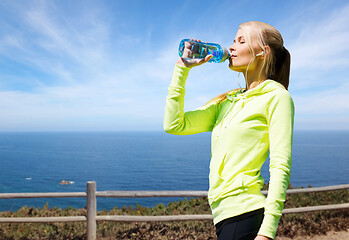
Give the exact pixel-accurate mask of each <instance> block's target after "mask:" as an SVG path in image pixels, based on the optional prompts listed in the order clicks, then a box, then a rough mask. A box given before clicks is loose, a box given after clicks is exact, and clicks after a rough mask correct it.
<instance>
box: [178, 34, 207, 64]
mask: <svg viewBox="0 0 349 240" xmlns="http://www.w3.org/2000/svg"><path fill="white" fill-rule="evenodd" d="M194 41H197V42H201V41H200V40H196V39H194ZM193 44H194V43H193V42H185V43H184V49H183V55H182V57H180V58H179V59H178V61H177V64H178V65H180V66H186V67H190V68H192V67H196V66H199V65H201V64H204V63H206V62H208V61H209V60H210V59H211V58H212V57H213V55H212V54H210V55H207V56H206V57H205V58H201V59H197V58H193V54H195V50H193V49H192V48H193V47H194V48H195V45H194V46H193ZM192 50H193V51H194V53H193V52H192Z"/></svg>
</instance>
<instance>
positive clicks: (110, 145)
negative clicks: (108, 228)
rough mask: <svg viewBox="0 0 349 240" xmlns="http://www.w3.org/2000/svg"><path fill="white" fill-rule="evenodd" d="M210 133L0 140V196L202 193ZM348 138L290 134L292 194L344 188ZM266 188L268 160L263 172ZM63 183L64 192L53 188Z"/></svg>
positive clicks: (347, 134)
mask: <svg viewBox="0 0 349 240" xmlns="http://www.w3.org/2000/svg"><path fill="white" fill-rule="evenodd" d="M210 155H211V153H210V133H201V134H196V135H189V136H175V135H169V134H167V133H164V132H86V133H0V164H1V165H0V166H1V174H0V193H15V192H85V191H86V182H87V181H96V182H97V191H105V190H114V191H118V190H130V191H136V190H156V191H158V190H208V174H209V161H210ZM348 172H349V131H296V132H295V133H294V145H293V165H292V174H291V184H292V185H293V186H294V187H301V186H303V187H308V186H309V185H311V186H313V187H318V186H328V185H337V184H347V183H349V177H348ZM262 176H263V177H264V179H265V182H268V180H269V172H268V160H267V161H266V163H265V164H264V166H263V168H262ZM62 180H69V181H73V182H74V183H73V184H70V185H60V184H58V183H59V182H60V181H62ZM179 199H183V198H98V199H97V208H98V210H102V209H112V208H113V207H119V208H120V207H122V206H124V205H126V206H135V205H136V204H137V203H138V204H141V205H143V206H149V207H153V206H155V205H156V204H158V203H164V204H165V205H166V204H167V203H168V202H169V201H175V200H179ZM46 202H48V204H49V207H54V206H57V207H61V208H66V207H69V206H72V207H74V208H83V207H85V205H86V200H85V198H47V199H46V198H42V199H40V198H39V199H0V211H9V210H12V211H15V210H17V209H19V208H20V207H22V206H24V205H28V206H34V207H42V206H43V205H44V204H45V203H46Z"/></svg>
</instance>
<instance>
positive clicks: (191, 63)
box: [177, 55, 213, 68]
mask: <svg viewBox="0 0 349 240" xmlns="http://www.w3.org/2000/svg"><path fill="white" fill-rule="evenodd" d="M212 57H213V55H207V56H206V57H205V58H201V59H195V58H193V59H188V58H182V57H180V58H179V59H178V61H177V64H178V65H180V66H186V67H189V68H192V67H196V66H199V65H201V64H204V63H207V62H208V61H209V60H210V59H211V58H212Z"/></svg>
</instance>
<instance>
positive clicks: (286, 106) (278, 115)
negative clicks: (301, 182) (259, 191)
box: [258, 91, 294, 239]
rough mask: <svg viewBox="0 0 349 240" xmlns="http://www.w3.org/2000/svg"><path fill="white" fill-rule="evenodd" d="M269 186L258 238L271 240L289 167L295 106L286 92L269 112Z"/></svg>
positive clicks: (280, 208) (282, 93)
mask: <svg viewBox="0 0 349 240" xmlns="http://www.w3.org/2000/svg"><path fill="white" fill-rule="evenodd" d="M267 117H268V123H269V144H270V145H269V150H270V165H269V172H270V182H269V189H268V196H267V198H266V202H265V212H264V219H263V222H262V225H261V228H260V230H259V232H258V234H259V235H263V236H267V237H270V238H272V239H274V237H275V233H276V229H277V226H278V223H279V219H280V217H281V211H282V210H283V208H284V201H285V198H286V190H287V187H288V184H289V181H290V174H291V164H292V143H293V122H294V104H293V101H292V98H291V96H290V94H289V93H288V92H287V91H281V92H279V93H278V94H277V95H276V96H275V98H274V99H273V101H272V102H271V104H270V106H269V108H268V113H267Z"/></svg>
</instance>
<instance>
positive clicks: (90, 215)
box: [86, 181, 97, 240]
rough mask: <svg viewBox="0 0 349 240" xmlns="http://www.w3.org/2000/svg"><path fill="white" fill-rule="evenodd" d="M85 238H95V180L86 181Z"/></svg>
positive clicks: (94, 239) (88, 239) (93, 239)
mask: <svg viewBox="0 0 349 240" xmlns="http://www.w3.org/2000/svg"><path fill="white" fill-rule="evenodd" d="M86 198H87V199H86V201H87V233H86V234H87V240H96V229H97V224H96V212H97V202H96V182H94V181H89V182H87V197H86Z"/></svg>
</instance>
